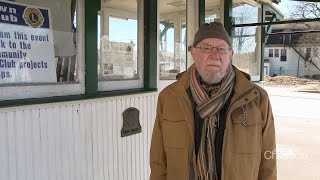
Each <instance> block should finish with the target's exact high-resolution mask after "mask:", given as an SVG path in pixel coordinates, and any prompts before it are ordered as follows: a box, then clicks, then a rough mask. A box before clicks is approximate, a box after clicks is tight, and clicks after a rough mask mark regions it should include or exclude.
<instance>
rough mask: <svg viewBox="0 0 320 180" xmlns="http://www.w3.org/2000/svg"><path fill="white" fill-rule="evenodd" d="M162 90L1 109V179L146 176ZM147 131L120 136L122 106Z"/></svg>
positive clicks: (130, 179)
mask: <svg viewBox="0 0 320 180" xmlns="http://www.w3.org/2000/svg"><path fill="white" fill-rule="evenodd" d="M156 101H157V93H148V94H142V95H133V96H122V97H112V98H101V99H94V100H85V101H76V102H67V103H53V104H45V105H34V106H24V107H14V108H3V109H0V180H9V179H10V180H144V179H145V180H147V179H149V173H150V170H149V147H150V140H151V134H152V129H153V122H154V118H155V109H156ZM129 107H135V108H137V109H138V110H139V111H140V123H141V126H142V133H139V134H135V135H132V136H128V137H124V138H121V136H120V135H121V134H120V131H121V128H122V122H123V121H122V112H123V111H124V110H125V109H127V108H129Z"/></svg>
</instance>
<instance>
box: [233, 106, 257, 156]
mask: <svg viewBox="0 0 320 180" xmlns="http://www.w3.org/2000/svg"><path fill="white" fill-rule="evenodd" d="M243 112H245V115H244V114H243ZM261 122H262V120H261V113H260V111H258V110H257V109H255V108H253V109H252V108H249V109H248V110H244V111H243V109H242V107H240V108H238V109H236V110H235V111H234V113H233V114H232V124H233V130H232V133H233V140H234V141H233V145H234V147H233V152H234V153H243V154H251V153H260V152H261V138H262V133H261Z"/></svg>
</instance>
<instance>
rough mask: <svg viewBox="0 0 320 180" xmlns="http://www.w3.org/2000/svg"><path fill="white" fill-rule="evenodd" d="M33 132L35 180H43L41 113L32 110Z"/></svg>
mask: <svg viewBox="0 0 320 180" xmlns="http://www.w3.org/2000/svg"><path fill="white" fill-rule="evenodd" d="M31 120H32V125H33V131H32V158H33V159H32V162H33V175H34V179H35V180H41V144H40V112H39V110H38V109H33V110H31Z"/></svg>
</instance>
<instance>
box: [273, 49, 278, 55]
mask: <svg viewBox="0 0 320 180" xmlns="http://www.w3.org/2000/svg"><path fill="white" fill-rule="evenodd" d="M274 57H279V49H275V50H274Z"/></svg>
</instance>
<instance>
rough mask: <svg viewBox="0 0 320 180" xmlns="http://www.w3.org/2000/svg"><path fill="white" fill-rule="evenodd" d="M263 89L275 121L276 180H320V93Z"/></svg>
mask: <svg viewBox="0 0 320 180" xmlns="http://www.w3.org/2000/svg"><path fill="white" fill-rule="evenodd" d="M264 88H265V89H266V90H267V92H268V94H269V97H270V101H271V105H272V109H273V113H274V119H275V128H276V140H277V150H276V153H277V165H278V180H301V179H303V180H320V93H308V92H297V90H298V89H299V87H296V86H295V87H281V86H265V87H264ZM300 89H301V88H300Z"/></svg>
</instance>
